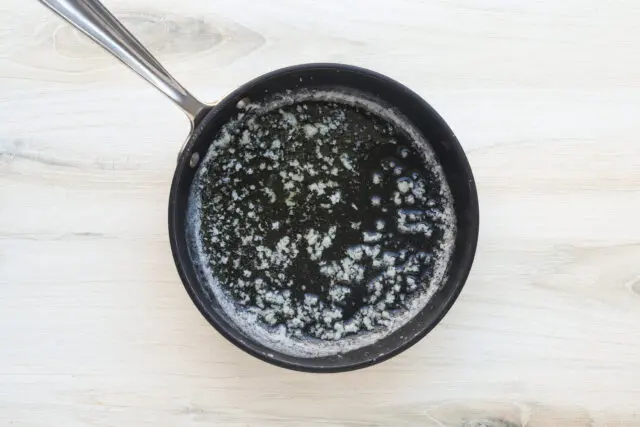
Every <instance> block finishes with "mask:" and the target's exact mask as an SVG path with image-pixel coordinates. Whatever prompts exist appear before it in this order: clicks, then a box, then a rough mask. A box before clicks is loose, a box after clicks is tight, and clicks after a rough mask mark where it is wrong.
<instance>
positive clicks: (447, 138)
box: [40, 0, 479, 372]
mask: <svg viewBox="0 0 640 427" xmlns="http://www.w3.org/2000/svg"><path fill="white" fill-rule="evenodd" d="M40 2H41V3H43V4H44V5H45V6H47V7H48V8H50V9H51V10H53V11H54V12H55V13H57V14H58V15H59V16H61V17H62V18H64V19H65V20H67V21H68V22H70V23H71V24H72V25H74V26H75V27H76V28H78V29H79V30H80V31H82V32H83V33H84V34H86V35H87V36H89V37H90V38H91V39H93V40H94V41H95V42H97V43H98V44H100V45H101V46H102V47H103V48H105V49H106V50H107V51H108V52H110V53H111V54H113V55H114V56H115V57H116V58H118V59H119V60H120V61H122V62H123V63H124V64H125V65H127V66H128V67H129V68H131V69H132V70H133V71H135V72H136V73H138V74H139V75H140V76H141V77H143V78H144V79H146V80H147V81H148V82H149V83H151V84H153V85H154V86H155V87H156V88H157V89H159V90H160V91H161V92H162V93H164V94H165V95H167V96H168V97H169V98H170V99H171V100H172V101H174V102H175V103H176V104H177V105H178V106H179V107H181V108H182V110H183V111H184V112H185V113H186V114H187V116H188V117H189V118H190V120H191V122H192V131H191V134H190V135H189V138H188V140H187V142H186V144H185V145H184V147H183V149H182V151H181V153H180V155H179V158H178V166H177V168H176V171H175V175H174V178H173V183H172V186H171V192H170V197H169V237H170V240H171V249H172V251H173V256H174V260H175V263H176V266H177V268H178V272H179V274H180V277H181V279H182V282H183V283H184V286H185V288H186V290H187V292H188V293H189V296H190V297H191V299H192V300H193V302H194V304H195V305H196V307H198V309H199V310H200V312H201V313H202V314H203V316H204V317H205V318H206V319H207V320H208V321H209V323H211V325H212V326H213V327H215V328H216V329H217V330H218V331H219V332H220V333H221V334H222V335H224V336H225V337H226V338H227V339H228V340H229V341H231V342H232V343H234V344H235V345H236V346H238V347H240V348H241V349H243V350H244V351H246V352H248V353H250V354H252V355H254V356H256V357H258V358H259V359H262V360H264V361H266V362H269V363H273V364H275V365H278V366H282V367H286V368H290V369H295V370H301V371H310V372H338V371H348V370H354V369H358V368H363V367H366V366H370V365H372V364H375V363H379V362H381V361H383V360H386V359H388V358H390V357H392V356H394V355H396V354H398V353H400V352H402V351H403V350H405V349H407V348H409V347H410V346H411V345H413V344H415V343H416V342H418V341H419V340H420V339H421V338H422V337H424V336H425V335H426V334H427V333H428V332H429V331H430V330H431V329H432V328H433V327H434V326H435V325H436V324H437V323H438V322H439V321H440V320H441V319H442V318H443V316H444V315H445V314H446V312H447V311H448V310H449V308H450V307H451V306H452V304H453V303H454V301H455V299H456V298H457V296H458V294H459V293H460V291H461V289H462V287H463V285H464V282H465V280H466V279H467V276H468V274H469V270H470V268H471V265H472V262H473V257H474V254H475V250H476V243H477V238H478V226H479V218H478V200H477V194H476V187H475V182H474V179H473V175H472V173H471V169H470V167H469V164H468V162H467V159H466V157H465V154H464V152H463V150H462V148H461V147H460V144H459V142H458V141H457V139H456V137H455V136H454V134H453V132H452V131H451V130H450V129H449V127H448V126H447V124H446V123H445V122H444V121H443V119H442V118H441V117H440V116H439V115H438V114H437V113H436V112H435V111H434V110H433V108H431V107H430V106H429V105H428V104H427V103H426V102H425V101H424V100H422V99H421V98H420V97H419V96H418V95H416V94H415V93H414V92H412V91H411V90H409V89H408V88H406V87H405V86H403V85H401V84H400V83H398V82H396V81H394V80H392V79H390V78H388V77H385V76H383V75H381V74H378V73H375V72H372V71H369V70H365V69H362V68H357V67H352V66H347V65H341V64H305V65H298V66H293V67H288V68H283V69H280V70H276V71H273V72H271V73H268V74H265V75H263V76H260V77H258V78H256V79H254V80H252V81H250V82H248V83H246V84H244V85H243V86H241V87H239V88H238V89H236V90H235V91H233V92H232V93H231V94H229V95H228V96H226V97H225V98H224V99H222V100H221V101H219V102H218V103H216V104H215V105H205V104H203V103H201V102H199V101H198V100H196V99H195V98H194V97H193V96H192V95H191V94H190V93H189V92H187V91H186V90H185V89H184V88H183V87H182V86H180V85H179V84H178V83H177V82H176V81H175V80H174V79H173V78H172V77H171V76H170V75H169V73H168V72H167V71H166V70H165V69H164V68H163V67H162V66H161V65H160V64H159V63H158V62H157V60H156V59H155V58H153V56H152V55H151V54H150V53H149V52H148V51H147V50H146V49H145V48H144V47H143V46H142V45H141V44H140V43H139V42H138V41H137V40H136V39H135V38H134V37H133V35H131V34H130V33H129V32H128V31H127V30H126V29H125V28H124V27H123V26H122V24H120V23H119V22H118V21H117V20H116V18H115V17H114V16H113V15H111V14H110V13H109V11H107V10H106V9H105V7H104V6H103V5H102V4H101V3H100V2H99V1H97V0H40ZM336 87H338V88H347V89H349V90H354V91H357V92H358V93H364V94H367V96H370V97H372V98H375V99H377V100H379V101H380V102H381V103H382V104H386V105H390V106H393V108H395V109H396V110H397V111H399V112H400V113H402V114H403V115H404V116H405V117H406V119H408V121H409V122H410V123H412V125H413V126H414V127H415V128H416V129H418V131H419V132H420V133H422V136H424V137H425V138H426V140H427V141H429V143H430V145H431V146H432V148H433V150H434V152H435V154H436V156H437V158H438V161H439V162H440V164H441V165H442V168H443V171H444V175H445V177H446V180H447V182H448V184H449V187H450V189H451V194H452V197H453V201H454V209H455V214H456V218H457V234H456V241H455V242H456V245H455V250H454V253H453V256H452V258H451V264H450V267H449V272H448V276H446V279H445V281H444V283H442V285H441V286H440V288H439V290H438V291H437V292H436V294H435V295H434V296H433V298H431V300H430V301H429V302H428V304H427V306H425V307H424V308H423V309H422V310H421V311H420V312H419V313H418V314H417V315H416V316H415V317H413V318H412V319H411V320H410V321H409V322H408V323H407V324H405V325H404V326H402V327H400V328H399V329H397V330H396V331H394V332H392V333H391V334H389V335H387V336H386V337H384V338H382V339H380V340H379V341H377V342H375V343H374V344H371V345H369V346H366V347H362V348H359V349H356V350H352V351H350V352H347V353H344V354H340V355H333V356H324V357H313V358H308V357H298V356H290V355H288V354H285V353H282V352H278V351H274V350H273V349H271V348H268V347H266V346H264V345H262V344H260V343H259V342H258V341H256V340H254V339H252V338H251V337H249V336H247V335H246V334H244V333H243V332H242V331H241V330H239V328H238V327H236V326H235V325H234V323H232V321H231V320H229V319H228V317H227V316H226V315H225V314H224V312H223V310H222V309H221V307H220V305H219V304H218V302H217V301H216V300H215V298H214V297H212V296H211V294H210V293H209V292H207V291H206V290H205V286H204V284H203V283H202V281H201V280H200V279H199V277H200V276H199V274H198V272H197V271H196V267H195V266H194V261H193V260H192V257H191V255H190V251H189V245H188V241H187V240H188V239H187V235H186V229H187V227H186V221H187V207H188V199H189V194H190V189H191V185H192V182H193V180H194V177H195V175H196V171H197V170H198V166H199V163H200V161H201V160H202V159H203V158H204V156H205V154H206V152H207V150H208V149H209V146H210V144H211V142H212V141H213V140H214V138H215V137H216V136H217V135H218V132H219V130H220V129H221V127H222V126H223V125H225V124H226V123H227V122H228V121H229V120H231V119H232V117H234V116H235V115H237V114H238V109H239V108H242V104H243V102H244V100H246V99H250V100H252V101H259V100H261V99H264V98H265V97H266V96H267V95H269V94H273V93H284V92H285V91H287V90H290V91H294V92H295V91H300V90H303V89H304V90H308V89H323V88H336Z"/></svg>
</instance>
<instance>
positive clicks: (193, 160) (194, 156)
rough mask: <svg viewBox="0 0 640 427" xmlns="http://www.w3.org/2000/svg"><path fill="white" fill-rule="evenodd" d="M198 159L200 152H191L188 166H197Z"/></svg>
mask: <svg viewBox="0 0 640 427" xmlns="http://www.w3.org/2000/svg"><path fill="white" fill-rule="evenodd" d="M199 161H200V154H198V153H193V154H192V155H191V159H189V166H191V167H192V168H195V167H196V166H198V162H199Z"/></svg>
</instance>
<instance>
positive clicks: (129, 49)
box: [38, 0, 208, 122]
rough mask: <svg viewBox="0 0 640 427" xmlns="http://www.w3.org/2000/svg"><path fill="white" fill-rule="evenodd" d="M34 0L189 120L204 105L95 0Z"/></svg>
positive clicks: (198, 112) (192, 120)
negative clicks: (147, 83) (132, 73)
mask: <svg viewBox="0 0 640 427" xmlns="http://www.w3.org/2000/svg"><path fill="white" fill-rule="evenodd" d="M38 1H40V3H42V4H44V5H45V6H46V7H48V8H49V9H51V10H52V11H53V12H54V13H56V14H57V15H59V16H60V17H61V18H63V19H64V20H66V21H67V22H69V23H70V24H71V25H73V26H74V27H76V28H77V29H78V30H80V31H81V32H83V33H84V34H85V35H87V36H88V37H89V38H91V39H92V40H93V41H94V42H96V43H97V44H99V45H100V46H102V48H103V49H104V50H106V51H107V52H109V53H110V54H112V55H113V56H115V57H116V58H118V59H119V60H120V61H122V62H123V63H124V64H125V65H126V66H128V67H129V68H130V69H131V70H133V71H135V72H136V73H137V74H138V75H139V76H140V77H142V78H143V79H145V80H146V81H148V82H149V83H151V84H152V85H153V86H155V87H156V89H158V90H159V91H160V92H162V93H164V94H165V95H166V96H168V97H169V99H171V100H172V101H173V102H175V103H176V104H177V105H178V106H179V107H180V108H181V109H182V110H183V111H184V112H185V113H186V114H187V116H188V117H189V119H190V120H191V122H194V120H195V119H196V117H197V116H198V115H199V114H200V113H202V112H203V111H204V110H205V109H207V108H208V106H207V105H205V104H203V103H202V102H200V101H198V100H197V99H196V98H195V97H194V96H193V95H191V94H190V93H189V92H188V91H187V90H186V89H185V88H183V87H182V86H181V85H180V83H178V82H177V81H176V79H174V78H173V77H172V76H171V75H170V74H169V72H168V71H167V70H165V69H164V67H163V66H162V65H160V63H159V62H158V60H157V59H155V58H154V57H153V55H151V53H149V51H148V50H147V49H146V48H145V47H144V46H143V45H142V44H141V43H140V42H139V41H138V40H137V39H136V38H135V37H134V36H133V34H131V33H130V32H129V30H127V29H126V28H125V27H124V25H122V23H121V22H120V21H118V20H117V19H116V17H115V16H113V14H111V12H109V10H107V8H106V7H105V6H104V5H103V4H102V3H100V2H99V1H98V0H38Z"/></svg>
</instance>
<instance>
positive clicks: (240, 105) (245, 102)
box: [236, 97, 251, 110]
mask: <svg viewBox="0 0 640 427" xmlns="http://www.w3.org/2000/svg"><path fill="white" fill-rule="evenodd" d="M250 103H251V100H250V99H249V98H247V97H245V98H242V99H241V100H240V101H238V103H237V104H236V108H237V109H238V110H243V109H245V108H246V107H247V105H249V104H250Z"/></svg>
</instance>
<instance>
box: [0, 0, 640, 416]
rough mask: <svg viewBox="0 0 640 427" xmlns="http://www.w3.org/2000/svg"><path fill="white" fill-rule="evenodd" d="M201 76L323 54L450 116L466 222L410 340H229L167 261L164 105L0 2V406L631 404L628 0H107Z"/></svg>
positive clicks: (137, 411) (13, 412)
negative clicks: (461, 161)
mask: <svg viewBox="0 0 640 427" xmlns="http://www.w3.org/2000/svg"><path fill="white" fill-rule="evenodd" d="M105 3H106V5H107V6H109V7H111V8H112V9H113V10H114V12H115V13H116V14H117V15H118V16H119V17H121V18H122V19H123V21H124V22H125V23H126V24H127V25H128V26H129V27H130V28H131V29H132V31H133V32H134V33H136V34H137V35H138V36H139V37H140V39H141V40H142V41H143V42H145V43H147V44H148V46H149V47H150V50H151V51H153V53H154V54H157V56H158V57H159V59H160V60H161V61H162V62H163V63H164V64H165V65H166V66H167V68H169V69H170V70H171V71H173V72H174V73H175V75H176V76H177V77H178V79H179V80H181V81H182V82H183V83H184V85H185V86H186V87H188V88H189V89H191V90H192V91H193V92H194V93H195V94H196V95H198V96H199V97H201V98H203V99H205V100H214V99H217V98H218V97H220V96H222V95H224V94H225V93H226V92H228V91H229V90H231V89H232V88H234V87H235V86H237V85H239V84H240V83H243V82H245V81H247V80H248V79H250V78H252V77H254V76H257V75H259V74H262V73H263V72H266V71H269V70H271V69H274V68H278V67H280V66H284V65H290V64H296V63H302V62H311V61H334V62H346V63H352V64H356V65H360V66H365V67H368V68H372V69H375V70H377V71H380V72H382V73H385V74H388V75H390V76H391V77H393V78H396V79H398V80H400V81H402V82H403V83H405V84H407V85H408V86H410V87H412V88H413V89H415V90H416V91H417V92H418V93H420V94H421V95H423V96H424V97H425V98H426V99H427V100H428V101H429V102H431V103H432V104H433V105H434V106H435V107H436V109H437V110H438V111H439V112H440V113H441V114H442V115H443V116H444V117H445V119H446V120H447V121H448V122H449V124H450V125H451V126H452V128H453V129H454V131H455V132H456V133H457V135H458V137H459V138H460V140H461V142H462V144H463V146H464V148H465V150H466V151H467V153H468V156H469V160H470V162H471V165H472V167H473V168H474V172H475V175H476V179H477V182H478V189H479V194H480V205H481V232H480V242H479V247H478V254H477V257H476V262H475V265H474V268H473V270H472V273H471V276H470V278H469V280H468V282H467V285H466V287H465V289H464V291H463V293H462V295H461V297H460V299H459V300H458V302H457V303H456V304H455V305H454V307H453V309H452V310H451V312H450V313H449V314H448V315H447V317H446V318H445V320H444V321H443V322H442V323H441V324H440V325H439V326H438V327H437V328H436V329H435V330H434V331H433V332H432V333H431V334H429V335H428V336H427V337H426V338H425V339H424V340H422V341H421V342H420V343H419V344H418V345H416V346H415V347H413V348H411V349H410V350H408V351H407V352H405V353H403V354H402V355H400V356H398V357H396V358H394V359H392V360H391V361H389V362H386V363H383V364H381V365H378V366H375V367H372V368H368V369H365V370H362V371H357V372H353V373H348V374H339V375H312V374H301V373H296V372H289V371H286V370H283V369H281V368H276V367H273V366H270V365H267V364H265V363H263V362H260V361H258V360H256V359H253V358H252V357H250V356H248V355H246V354H244V353H243V352H241V351H240V350H238V349H236V348H235V347H233V346H232V345H231V344H229V343H228V342H227V341H226V340H224V339H223V338H222V337H221V336H220V335H218V333H216V332H215V331H214V330H213V329H212V328H211V327H210V326H209V325H208V324H207V323H206V322H205V320H204V319H203V318H202V317H201V316H200V314H199V313H198V312H197V310H196V309H195V307H194V306H193V304H192V303H191V301H190V300H189V298H188V296H187V294H186V292H185V291H184V289H183V287H182V285H181V283H180V280H179V278H178V275H177V274H176V271H175V268H174V265H173V261H172V257H171V253H170V249H169V243H168V238H167V198H168V190H169V184H170V180H171V177H172V174H173V170H174V165H175V159H176V153H177V151H178V148H179V147H180V145H181V144H182V142H183V141H184V138H185V136H186V134H187V131H188V124H187V121H186V119H185V118H184V117H183V115H182V114H181V113H180V112H179V111H178V110H177V109H176V108H175V107H174V106H173V105H172V104H171V103H170V102H168V101H166V100H165V99H164V98H163V97H162V96H161V95H160V94H159V93H157V92H156V91H155V90H154V89H152V88H150V87H149V86H147V85H146V84H145V83H144V82H143V81H142V80H140V79H139V78H138V77H136V76H135V75H134V74H133V73H131V72H130V71H128V70H126V69H125V68H124V67H122V66H120V65H119V64H118V63H117V62H116V61H115V60H114V59H112V58H111V57H110V56H108V55H107V54H105V53H103V52H102V51H100V50H99V49H98V48H96V47H94V46H92V45H91V44H90V43H89V42H88V41H86V40H85V39H84V38H83V37H81V36H80V35H78V34H77V33H76V32H75V31H73V30H72V29H71V28H70V27H69V26H67V25H66V24H63V23H62V21H60V20H59V19H58V18H56V17H54V16H53V15H52V14H50V13H49V12H48V11H47V10H45V9H44V8H43V7H42V6H40V5H39V4H38V3H37V2H35V1H25V0H1V1H0V425H2V426H9V425H16V426H64V427H73V426H117V427H121V426H132V427H139V426H200V425H202V426H204V425H213V424H218V425H228V426H244V425H255V426H287V425H290V426H299V425H305V426H313V425H323V426H324V425H347V426H373V425H394V426H414V425H415V426H447V427H448V426H495V427H498V426H500V427H504V426H530V427H540V426H555V425H558V426H605V425H606V426H609V425H610V426H631V425H640V120H639V119H638V116H639V113H640V54H639V53H640V28H639V27H638V22H640V3H639V2H638V1H637V0H612V1H608V2H604V1H596V0H537V1H524V0H522V1H520V0H451V1H445V0H429V1H418V0H399V1H390V0H389V1H375V2H374V1H366V0H360V1H339V0H322V1H296V0H277V1H276V0H273V1H268V2H267V1H265V2H258V1H253V0H220V1H215V2H212V1H205V0H192V1H184V0H183V1H178V0H107V1H106V2H105Z"/></svg>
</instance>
